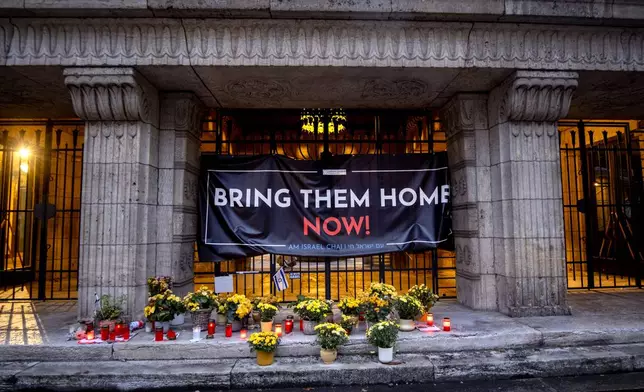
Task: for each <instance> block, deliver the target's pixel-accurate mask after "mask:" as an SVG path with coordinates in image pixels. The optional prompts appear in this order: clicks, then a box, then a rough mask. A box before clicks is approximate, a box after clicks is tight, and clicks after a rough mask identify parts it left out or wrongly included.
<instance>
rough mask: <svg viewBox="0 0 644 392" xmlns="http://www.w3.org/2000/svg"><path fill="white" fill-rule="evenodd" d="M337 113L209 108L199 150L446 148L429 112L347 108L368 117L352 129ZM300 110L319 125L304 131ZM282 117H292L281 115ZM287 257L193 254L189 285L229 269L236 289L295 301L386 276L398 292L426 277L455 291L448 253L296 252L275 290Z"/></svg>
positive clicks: (300, 152) (448, 293) (439, 288)
mask: <svg viewBox="0 0 644 392" xmlns="http://www.w3.org/2000/svg"><path fill="white" fill-rule="evenodd" d="M339 113H340V112H338V111H334V110H310V111H306V112H305V113H304V114H300V113H298V112H294V111H278V110H275V111H243V110H240V111H229V112H227V113H212V114H211V117H210V118H209V119H207V120H206V121H205V122H204V125H203V131H202V138H201V139H202V140H201V143H202V145H201V149H202V153H204V154H224V155H261V154H280V155H285V156H288V157H291V158H294V159H312V160H318V159H321V158H322V157H323V156H324V154H329V153H331V154H334V155H337V154H409V153H428V152H434V151H435V150H436V151H444V150H445V149H446V140H445V135H444V133H443V132H442V131H441V130H440V123H439V122H438V121H437V120H436V118H435V117H434V116H433V115H432V114H431V113H428V112H400V111H398V112H395V111H390V112H387V111H380V112H376V111H370V112H368V113H367V114H365V111H354V112H348V113H346V116H347V117H349V118H350V117H351V116H352V115H358V116H360V115H362V116H364V117H365V118H367V117H369V118H368V119H367V120H366V121H364V123H362V124H361V126H359V127H356V128H353V129H352V127H351V126H350V124H349V123H347V122H343V121H338V118H339V117H337V116H339V115H340V114H339ZM342 113H344V112H342ZM289 116H290V117H289ZM305 116H308V117H309V119H310V120H311V121H310V122H309V123H308V124H307V126H308V127H309V129H310V130H319V131H315V132H302V129H303V128H304V125H303V123H302V121H301V120H303V119H304V117H305ZM286 117H289V118H290V119H291V120H293V121H290V120H284V119H285V118H286ZM345 119H346V117H345ZM275 120H277V121H275ZM282 120H284V121H282ZM401 120H402V121H401ZM342 127H344V128H342ZM288 257H289V256H283V255H279V254H270V255H263V256H255V257H249V258H246V259H242V260H230V261H225V262H221V263H214V262H210V261H207V260H199V259H198V255H197V254H195V268H194V271H195V285H196V286H199V285H202V284H206V285H212V282H213V278H214V276H215V275H216V274H234V278H233V283H234V286H235V290H236V292H238V293H243V294H246V295H249V296H264V295H268V294H277V295H278V297H279V298H280V300H282V301H293V300H295V299H296V298H297V296H298V295H305V296H311V297H319V298H321V297H324V298H326V299H333V300H338V299H340V298H342V297H345V296H347V295H356V294H357V293H358V292H359V291H363V290H366V289H367V288H368V286H369V283H370V282H371V281H376V282H378V281H380V282H387V283H390V284H393V285H394V286H396V287H398V288H399V289H400V290H403V291H404V290H406V289H408V288H409V287H411V286H412V285H414V284H421V283H424V284H426V285H428V286H430V287H432V288H433V290H434V292H436V293H438V294H439V295H441V296H444V297H455V296H456V283H455V282H456V277H455V275H456V274H455V259H454V253H453V252H448V251H430V252H425V253H424V254H420V255H406V254H403V253H390V254H381V255H375V256H366V257H353V258H352V257H347V258H334V257H327V258H323V257H318V258H315V257H299V258H297V264H296V265H295V266H294V267H292V268H290V269H288V270H287V271H289V272H288V273H289V274H290V275H291V276H292V277H291V279H290V286H289V288H288V289H287V290H285V291H284V292H281V293H276V292H275V289H274V287H273V284H272V281H271V276H272V274H274V273H275V271H276V268H277V267H278V266H277V263H278V261H279V260H283V259H285V258H288ZM412 262H413V265H412ZM215 264H217V265H218V266H216V265H215ZM217 270H218V272H216V271H217ZM293 277H295V278H293Z"/></svg>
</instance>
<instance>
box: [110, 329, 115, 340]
mask: <svg viewBox="0 0 644 392" xmlns="http://www.w3.org/2000/svg"><path fill="white" fill-rule="evenodd" d="M115 340H116V331H112V332H110V341H112V342H113V341H115Z"/></svg>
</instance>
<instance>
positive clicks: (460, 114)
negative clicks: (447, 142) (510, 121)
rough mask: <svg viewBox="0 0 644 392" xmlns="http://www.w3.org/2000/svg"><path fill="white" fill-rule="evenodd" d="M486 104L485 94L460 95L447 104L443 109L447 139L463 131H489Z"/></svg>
mask: <svg viewBox="0 0 644 392" xmlns="http://www.w3.org/2000/svg"><path fill="white" fill-rule="evenodd" d="M486 104H487V96H486V95H485V94H458V95H456V96H454V97H453V98H452V99H451V100H450V101H449V102H447V104H446V105H445V106H443V108H442V109H441V118H442V119H444V121H445V128H444V129H445V134H446V135H447V138H448V139H449V138H451V137H453V136H454V135H456V134H457V133H459V132H461V131H473V130H475V129H487V119H486V115H487V110H486Z"/></svg>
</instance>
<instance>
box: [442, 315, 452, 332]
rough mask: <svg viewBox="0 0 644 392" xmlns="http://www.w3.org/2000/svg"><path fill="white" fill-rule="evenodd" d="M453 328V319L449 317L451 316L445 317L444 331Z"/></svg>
mask: <svg viewBox="0 0 644 392" xmlns="http://www.w3.org/2000/svg"><path fill="white" fill-rule="evenodd" d="M451 330H452V321H451V320H450V319H449V317H445V318H444V319H443V331H445V332H449V331H451Z"/></svg>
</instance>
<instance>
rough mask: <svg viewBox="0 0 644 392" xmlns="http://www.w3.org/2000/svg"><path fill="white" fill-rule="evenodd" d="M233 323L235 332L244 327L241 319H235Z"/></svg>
mask: <svg viewBox="0 0 644 392" xmlns="http://www.w3.org/2000/svg"><path fill="white" fill-rule="evenodd" d="M231 324H232V325H233V332H239V331H241V329H242V322H241V321H239V320H233V322H232V323H231Z"/></svg>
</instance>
